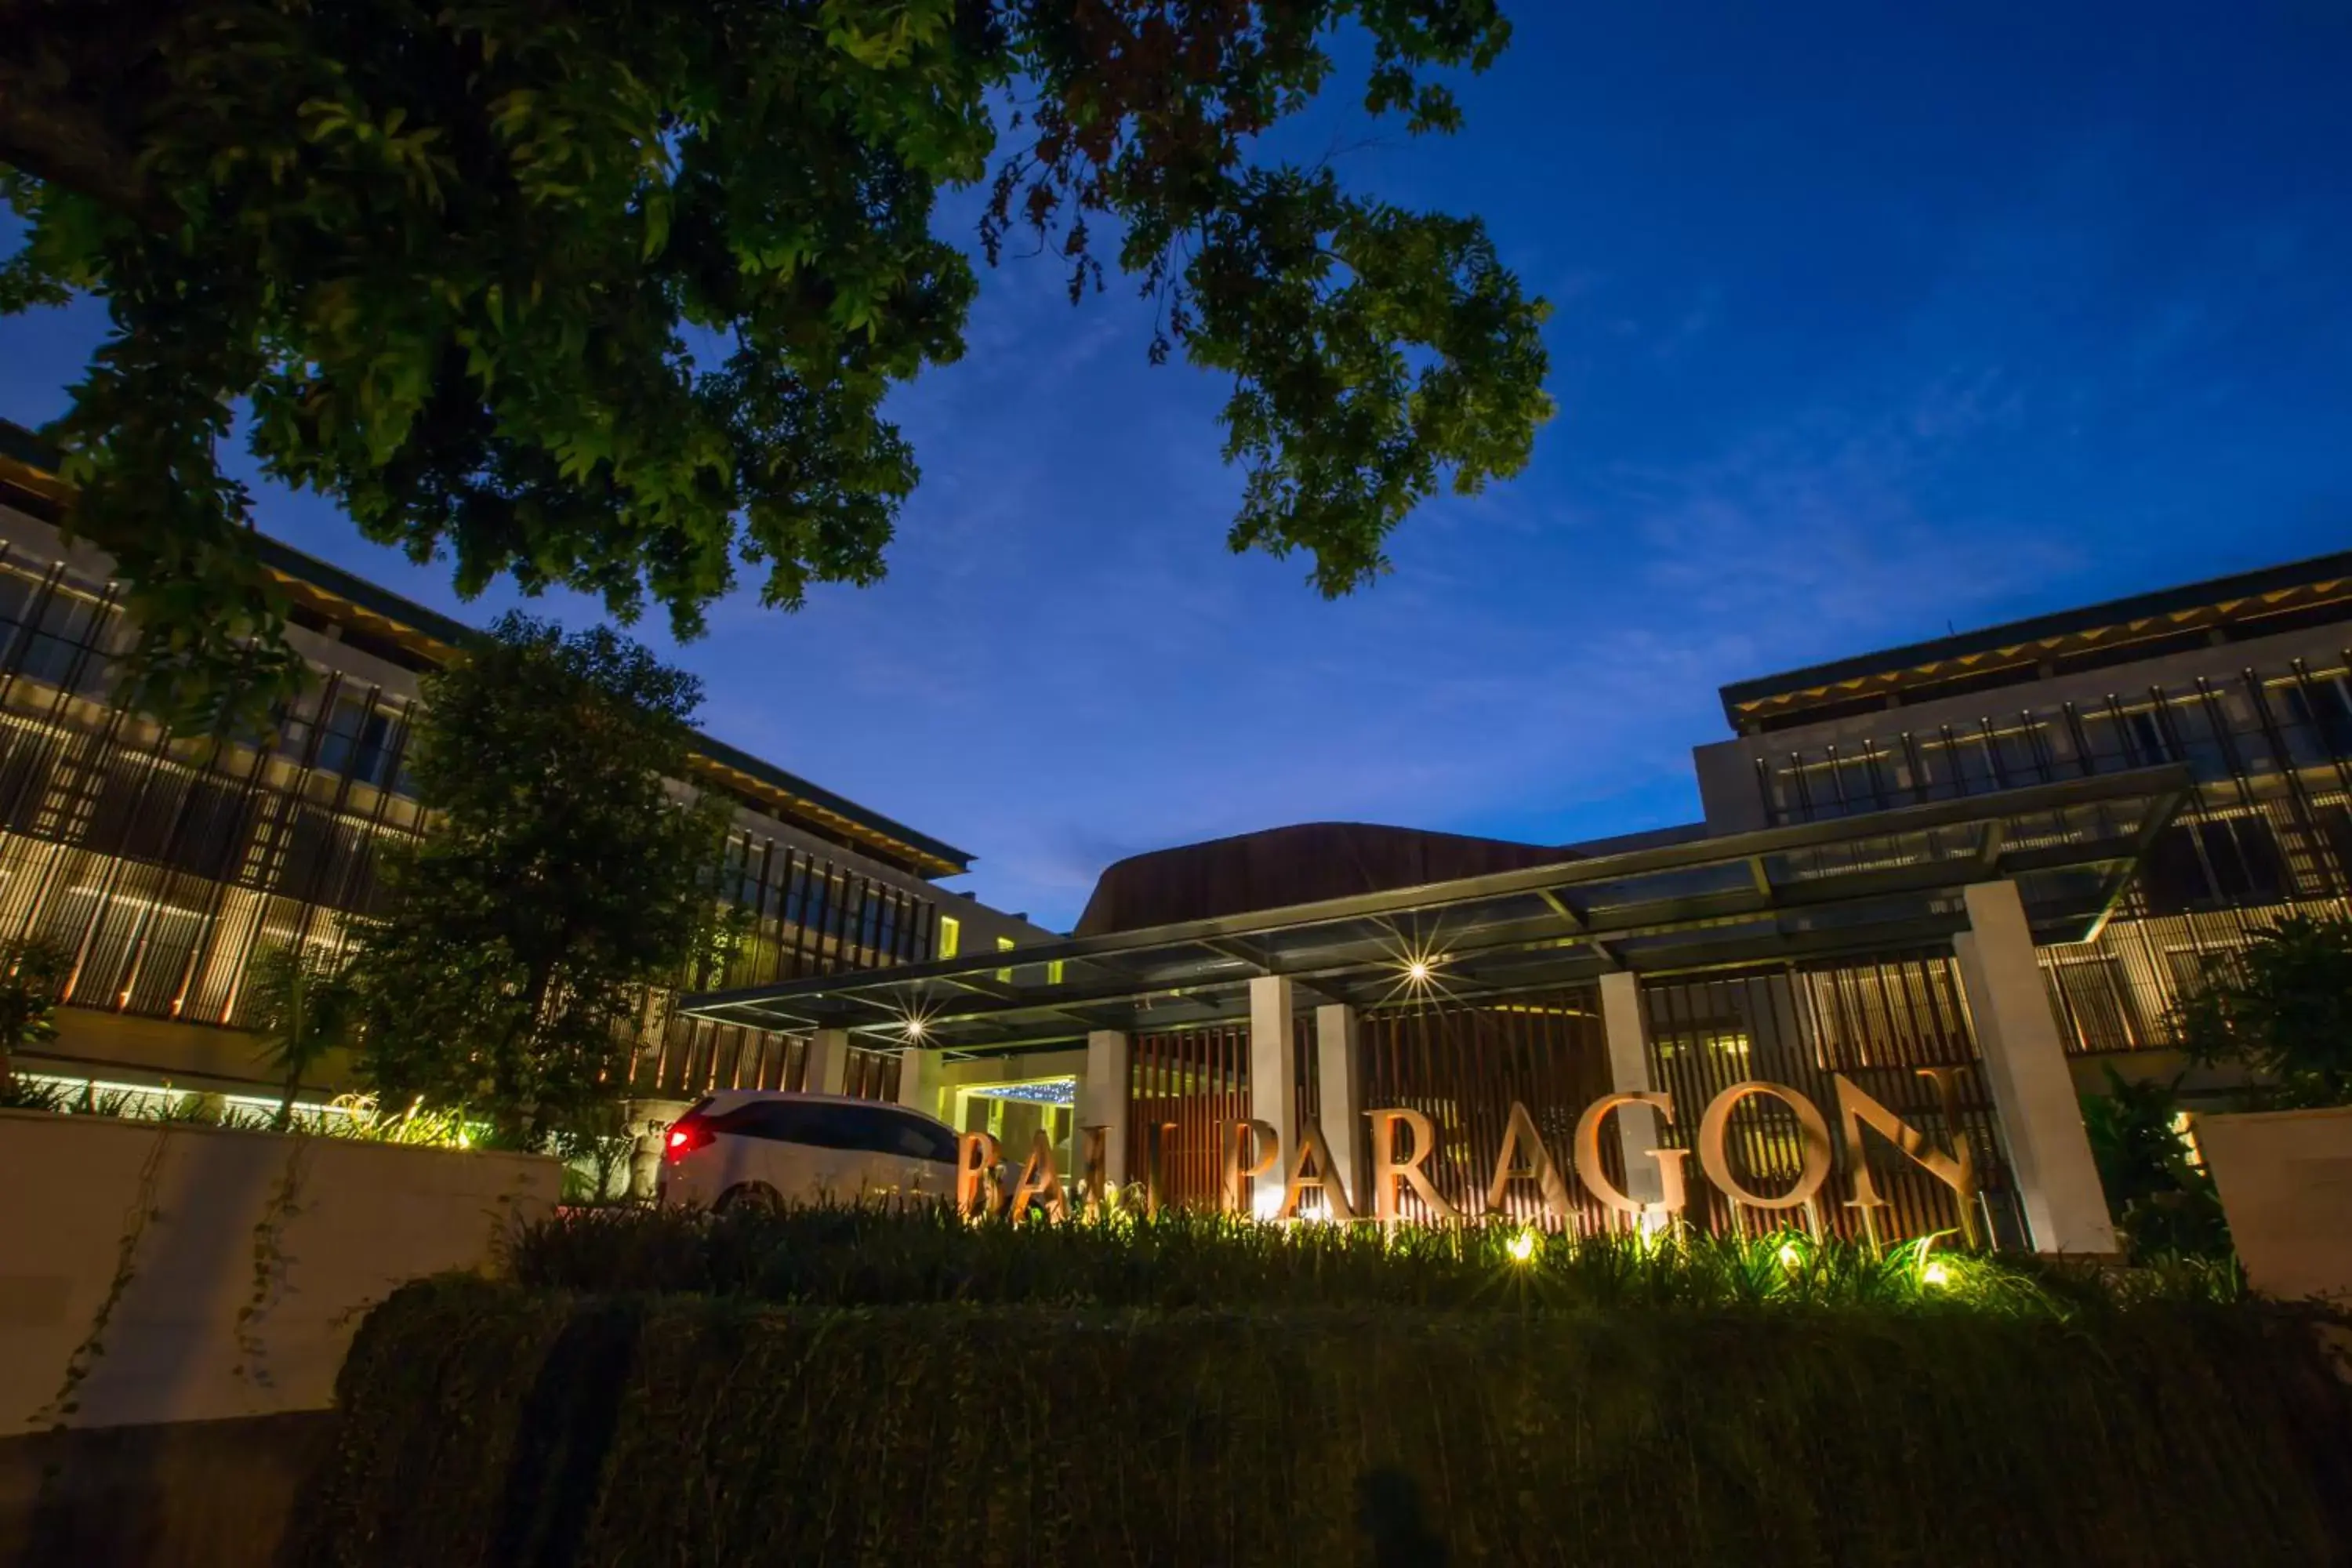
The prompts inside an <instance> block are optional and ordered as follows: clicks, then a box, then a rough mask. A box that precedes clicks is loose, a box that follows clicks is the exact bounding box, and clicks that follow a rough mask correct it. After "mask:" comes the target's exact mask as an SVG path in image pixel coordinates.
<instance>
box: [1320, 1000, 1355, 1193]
mask: <svg viewBox="0 0 2352 1568" xmlns="http://www.w3.org/2000/svg"><path fill="white" fill-rule="evenodd" d="M1361 1064H1362V1058H1361V1057H1360V1056H1359V1054H1358V1053H1357V1050H1356V1010H1355V1009H1354V1008H1353V1007H1350V1006H1348V1005H1346V1004H1345V1003H1331V1004H1328V1005H1324V1006H1321V1007H1318V1008H1316V1009H1315V1097H1316V1107H1317V1110H1318V1111H1319V1112H1320V1114H1319V1115H1318V1117H1317V1118H1316V1121H1318V1123H1320V1124H1321V1126H1322V1128H1323V1142H1326V1143H1328V1144H1329V1145H1330V1146H1331V1165H1332V1170H1333V1173H1335V1174H1337V1175H1338V1176H1339V1184H1340V1186H1342V1187H1344V1188H1346V1189H1347V1193H1348V1202H1349V1204H1351V1205H1363V1204H1364V1202H1365V1200H1366V1196H1367V1194H1365V1192H1364V1190H1363V1189H1362V1188H1361V1187H1360V1186H1358V1185H1357V1180H1358V1178H1359V1177H1360V1175H1361V1174H1362V1173H1363V1169H1364V1164H1363V1161H1362V1160H1361V1159H1360V1158H1359V1157H1358V1155H1357V1150H1358V1149H1359V1148H1360V1146H1361V1145H1362V1143H1363V1141H1364V1085H1363V1078H1362V1065H1361Z"/></svg>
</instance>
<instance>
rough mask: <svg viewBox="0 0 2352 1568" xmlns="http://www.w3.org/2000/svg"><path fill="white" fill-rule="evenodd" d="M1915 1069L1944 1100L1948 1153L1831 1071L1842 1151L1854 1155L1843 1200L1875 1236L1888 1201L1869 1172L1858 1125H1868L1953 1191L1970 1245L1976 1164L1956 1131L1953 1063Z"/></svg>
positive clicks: (1974, 1233)
mask: <svg viewBox="0 0 2352 1568" xmlns="http://www.w3.org/2000/svg"><path fill="white" fill-rule="evenodd" d="M1917 1071H1918V1074H1919V1076H1920V1077H1921V1078H1924V1079H1929V1080H1930V1081H1932V1082H1933V1083H1934V1084H1935V1086H1936V1093H1937V1098H1938V1100H1941V1102H1942V1104H1943V1109H1944V1129H1945V1133H1946V1135H1947V1136H1948V1138H1949V1139H1950V1140H1951V1145H1952V1151H1953V1152H1951V1153H1949V1154H1947V1153H1945V1152H1943V1151H1942V1150H1940V1149H1937V1147H1936V1146H1935V1145H1934V1144H1933V1143H1930V1142H1928V1141H1927V1134H1926V1133H1924V1132H1922V1131H1919V1130H1918V1129H1917V1128H1916V1127H1914V1126H1912V1125H1911V1124H1910V1123H1909V1122H1907V1121H1904V1120H1903V1119H1902V1118H1901V1117H1899V1116H1897V1115H1895V1112H1893V1111H1892V1110H1888V1109H1887V1108H1886V1107H1885V1106H1884V1105H1881V1104H1880V1103H1879V1102H1878V1101H1877V1100H1873V1099H1872V1098H1871V1097H1870V1096H1869V1095H1868V1094H1866V1093H1864V1091H1863V1089H1861V1087H1860V1086H1858V1085H1857V1084H1855V1083H1854V1081H1853V1079H1850V1078H1848V1077H1846V1076H1845V1074H1843V1073H1832V1074H1831V1075H1830V1079H1831V1081H1832V1083H1834V1084H1835V1085H1836V1086H1837V1106H1838V1129H1839V1131H1841V1132H1843V1134H1844V1135H1845V1146H1846V1152H1847V1153H1848V1155H1849V1156H1850V1157H1851V1158H1852V1159H1853V1199H1852V1201H1850V1202H1849V1203H1847V1205H1845V1206H1846V1207H1848V1208H1850V1209H1856V1210H1859V1211H1860V1212H1861V1215H1862V1223H1863V1226H1864V1228H1865V1229H1867V1230H1868V1231H1869V1233H1870V1235H1871V1237H1872V1238H1873V1239H1874V1240H1875V1239H1876V1238H1877V1236H1878V1220H1877V1213H1876V1211H1877V1210H1879V1209H1883V1208H1885V1207H1887V1206H1889V1205H1887V1202H1886V1200H1885V1199H1884V1198H1882V1197H1880V1196H1879V1195H1878V1184H1877V1183H1876V1181H1874V1179H1873V1178H1872V1176H1871V1173H1870V1154H1869V1152H1868V1151H1867V1150H1866V1149H1864V1147H1863V1142H1862V1130H1863V1129H1864V1127H1867V1128H1870V1129H1871V1130H1872V1131H1875V1132H1876V1133H1878V1134H1879V1135H1880V1136H1881V1137H1883V1138H1885V1140H1886V1141H1887V1142H1890V1143H1892V1144H1894V1145H1895V1148H1897V1149H1899V1150H1901V1151H1902V1152H1903V1153H1904V1155H1905V1156H1906V1158H1908V1159H1909V1160H1911V1161H1912V1162H1914V1163H1916V1164H1917V1165H1918V1166H1919V1167H1920V1168H1921V1169H1923V1170H1925V1171H1926V1172H1927V1173H1928V1174H1929V1175H1931V1176H1933V1177H1935V1178H1936V1179H1937V1181H1939V1182H1941V1183H1943V1184H1945V1185H1946V1186H1948V1187H1949V1188H1951V1189H1952V1191H1953V1192H1954V1193H1955V1194H1958V1198H1959V1209H1960V1234H1961V1235H1963V1236H1965V1237H1968V1240H1969V1246H1971V1247H1974V1246H1976V1245H1977V1243H1978V1237H1977V1208H1976V1200H1977V1167H1976V1161H1975V1159H1974V1157H1973V1156H1971V1155H1970V1153H1969V1141H1968V1139H1967V1138H1966V1137H1965V1136H1964V1135H1963V1134H1962V1133H1961V1131H1960V1123H1959V1113H1958V1110H1957V1109H1956V1097H1955V1095H1954V1093H1953V1088H1952V1077H1953V1069H1952V1068H1918V1069H1917Z"/></svg>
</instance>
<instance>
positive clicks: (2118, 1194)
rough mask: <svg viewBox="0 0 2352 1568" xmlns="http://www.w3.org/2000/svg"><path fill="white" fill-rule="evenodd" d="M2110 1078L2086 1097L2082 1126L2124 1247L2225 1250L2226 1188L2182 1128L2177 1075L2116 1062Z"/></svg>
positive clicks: (2138, 1254) (2148, 1251) (2148, 1256)
mask: <svg viewBox="0 0 2352 1568" xmlns="http://www.w3.org/2000/svg"><path fill="white" fill-rule="evenodd" d="M2106 1079H2107V1088H2106V1092H2105V1093H2104V1094H2086V1095H2084V1097H2083V1128H2084V1132H2085V1133H2086V1134H2087V1135H2088V1137H2089V1139H2090V1142H2091V1157H2092V1159H2093V1160H2095V1162H2097V1164H2098V1168H2099V1184H2100V1185H2101V1186H2102V1187H2104V1188H2105V1190H2106V1197H2107V1212H2108V1213H2109V1214H2110V1215H2112V1216H2113V1217H2114V1219H2115V1223H2116V1236H2117V1237H2120V1238H2121V1239H2122V1241H2123V1244H2124V1249H2125V1250H2126V1252H2127V1253H2129V1254H2130V1255H2131V1256H2132V1258H2135V1259H2137V1260H2138V1261H2140V1262H2148V1261H2152V1260H2154V1259H2156V1258H2161V1257H2165V1256H2168V1255H2170V1256H2180V1255H2186V1256H2190V1257H2218V1256H2226V1255H2227V1254H2228V1252H2229V1250H2230V1226H2229V1220H2228V1217H2227V1216H2226V1215H2223V1213H2222V1212H2221V1193H2220V1191H2219V1190H2218V1189H2217V1188H2216V1187H2215V1186H2214V1185H2213V1178H2212V1176H2211V1175H2210V1174H2209V1173H2207V1172H2206V1170H2205V1168H2204V1167H2203V1166H2202V1165H2200V1164H2199V1163H2196V1161H2194V1160H2193V1159H2191V1158H2190V1157H2189V1143H2188V1142H2187V1141H2186V1140H2185V1139H2184V1138H2183V1137H2182V1136H2181V1134H2180V1131H2179V1118H2180V1113H2181V1109H2182V1108H2181V1104H2180V1093H2179V1089H2180V1086H2179V1081H2178V1080H2177V1079H2175V1080H2172V1081H2167V1080H2165V1079H2126V1078H2125V1077H2124V1076H2123V1075H2122V1074H2121V1073H2119V1072H2117V1071H2116V1069H2115V1068H2112V1067H2110V1068H2107V1069H2106Z"/></svg>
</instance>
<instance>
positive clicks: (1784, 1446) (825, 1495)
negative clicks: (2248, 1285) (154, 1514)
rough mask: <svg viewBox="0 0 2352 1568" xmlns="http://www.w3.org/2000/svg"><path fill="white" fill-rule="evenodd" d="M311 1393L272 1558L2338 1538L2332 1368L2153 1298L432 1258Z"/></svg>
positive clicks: (2268, 1549) (1724, 1549) (2211, 1545)
mask: <svg viewBox="0 0 2352 1568" xmlns="http://www.w3.org/2000/svg"><path fill="white" fill-rule="evenodd" d="M339 1399H340V1402H341V1407H342V1412H343V1419H342V1421H341V1426H340V1436H339V1438H338V1446H337V1448H336V1450H335V1451H334V1452H333V1453H332V1454H331V1456H330V1457H329V1458H328V1460H327V1462H326V1463H325V1464H324V1465H323V1466H322V1468H321V1472H320V1479H319V1480H318V1482H317V1485H316V1487H315V1489H314V1491H313V1494H312V1495H311V1497H310V1499H309V1500H308V1504H307V1517H306V1519H305V1521H304V1523H303V1526H302V1528H301V1532H300V1534H299V1537H298V1540H297V1542H296V1550H295V1551H294V1552H293V1553H292V1561H294V1562H297V1563H303V1564H309V1565H312V1568H387V1565H394V1564H401V1565H404V1564H413V1563H450V1564H461V1563H541V1564H575V1565H578V1568H601V1565H605V1564H612V1565H620V1564H648V1563H658V1564H672V1565H678V1568H687V1565H701V1564H709V1565H713V1568H717V1565H720V1564H725V1565H729V1568H732V1565H735V1564H750V1563H778V1564H803V1563H806V1564H824V1565H826V1568H835V1565H841V1568H851V1565H857V1564H886V1563H887V1564H896V1563H959V1564H1004V1565H1007V1568H1010V1565H1013V1564H1029V1563H1037V1564H1061V1563H1084V1564H1170V1565H1175V1564H1185V1565H1193V1564H1219V1565H1223V1564H1234V1565H1240V1564H1257V1563H1265V1564H1281V1565H1283V1568H1319V1565H1322V1564H1330V1563H1358V1562H1366V1561H1378V1562H1382V1563H1433V1562H1438V1561H1444V1562H1448V1563H1454V1564H1465V1563H1561V1564H1568V1563H1582V1564H1601V1563H1608V1564H1615V1563H1706V1564H1715V1563H1738V1564H1764V1565H1776V1564H1830V1563H1837V1564H1892V1563H1906V1564H1910V1563H1916V1564H1922V1565H1926V1564H1935V1565H1937V1568H1952V1565H1969V1564H1993V1563H2001V1564H2015V1563H2087V1564H2109V1563H2112V1564H2144V1563H2328V1562H2339V1561H2343V1560H2344V1559H2345V1556H2346V1554H2347V1552H2352V1522H2347V1518H2346V1516H2345V1510H2346V1507H2347V1501H2346V1500H2347V1499H2352V1452H2347V1444H2346V1443H2345V1437H2346V1435H2347V1427H2346V1421H2347V1411H2346V1390H2345V1388H2344V1387H2343V1385H2341V1384H2339V1383H2337V1382H2336V1380H2335V1378H2334V1376H2333V1375H2332V1374H2331V1373H2330V1372H2329V1371H2328V1370H2327V1369H2326V1367H2325V1366H2324V1365H2323V1364H2322V1362H2321V1360H2320V1357H2319V1355H2318V1353H2317V1352H2316V1350H2315V1342H2314V1340H2313V1338H2312V1337H2311V1336H2310V1335H2309V1333H2308V1332H2307V1331H2306V1326H2305V1325H2304V1324H2303V1323H2300V1322H2298V1321H2294V1320H2291V1319H2286V1318H2283V1317H2280V1316H2277V1315H2274V1314H2272V1313H2269V1312H2266V1311H2263V1310H2256V1309H2253V1308H2250V1307H2245V1306H2221V1305H2217V1304H2214V1303H2210V1302H2198V1301H2193V1300H2154V1301H2140V1302H2128V1301H2126V1302H2116V1301H2113V1300H2110V1301H2108V1302H2107V1303H2105V1305H2099V1306H2095V1307H2085V1308H2084V1309H2083V1310H2076V1311H2074V1312H2072V1313H2057V1312H2043V1311H2032V1310H2024V1311H2021V1310H2001V1311H1986V1310H1957V1309H1954V1310H1901V1311H1885V1310H1878V1309H1875V1308H1871V1307H1866V1306H1853V1307H1848V1308H1843V1309H1832V1308H1826V1307H1822V1306H1818V1305H1809V1304H1804V1303H1793V1304H1782V1305H1779V1306H1771V1307H1766V1306H1761V1305H1753V1304H1751V1305H1748V1306H1727V1307H1719V1308H1715V1309H1711V1310H1692V1309H1690V1308H1686V1307H1682V1306H1675V1305H1666V1306H1661V1307H1658V1308H1655V1309H1652V1310H1609V1311H1601V1312H1590V1313H1577V1314H1561V1313H1553V1312H1546V1311H1528V1312H1493V1311H1431V1310H1421V1309H1416V1308H1407V1307H1396V1306H1383V1307H1380V1308H1364V1307H1356V1308H1337V1307H1291V1308H1285V1309H1280V1310H1265V1309H1243V1310H1209V1309H1201V1310H1180V1311H1150V1310H1106V1309H1103V1308H1098V1307H1052V1306H1025V1307H970V1306H941V1305H923V1306H908V1307H866V1308H851V1309H842V1308H818V1307H796V1308H778V1307H772V1306H765V1305H761V1304H758V1303H755V1302H751V1301H748V1300H714V1299H710V1298H697V1297H691V1296H633V1297H624V1298H593V1297H579V1296H572V1295H570V1294H567V1293H563V1292H558V1291H550V1290H538V1291H532V1290H524V1289H517V1288H515V1287H513V1286H511V1285H493V1284H488V1283H485V1282H482V1281H479V1280H473V1279H446V1280H440V1281H434V1282H427V1283H425V1284H422V1285H417V1286H412V1287H409V1288H407V1289H404V1290H402V1291H400V1292H398V1293H397V1294H395V1295H394V1297H393V1298H392V1299H391V1300H389V1301H388V1302H386V1303H385V1304H384V1305H383V1307H381V1308H379V1309H378V1310H376V1311H375V1312H374V1313H373V1314H372V1315H371V1316H370V1318H369V1319H368V1321H367V1322H366V1323H365V1325H364V1326H363V1327H362V1331H361V1332H360V1335H359V1338H358V1342H357V1343H356V1344H355V1345H354V1347H353V1349H352V1355H351V1358H350V1360H349V1362H348V1363H347V1364H346V1366H345V1368H344V1371H343V1375H342V1381H341V1387H340V1391H339ZM1441 1552H1442V1553H1443V1556H1442V1557H1441V1556H1440V1555H1439V1553H1441Z"/></svg>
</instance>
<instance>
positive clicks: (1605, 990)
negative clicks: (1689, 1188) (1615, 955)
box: [1553, 969, 1705, 1204]
mask: <svg viewBox="0 0 2352 1568" xmlns="http://www.w3.org/2000/svg"><path fill="white" fill-rule="evenodd" d="M1601 1032H1602V1033H1603V1034H1604V1035H1605V1036H1606V1037H1607V1038H1608V1041H1609V1087H1610V1089H1612V1090H1613V1091H1615V1092H1616V1093H1618V1094H1647V1093H1649V1092H1650V1090H1651V1089H1652V1088H1653V1087H1654V1085H1653V1084H1652V1083H1651V1081H1650V1030H1649V1026H1648V1024H1647V1023H1646V1022H1644V1021H1643V1016H1642V979H1641V976H1639V975H1637V974H1635V973H1633V971H1632V970H1630V969H1614V970H1611V971H1610V972H1609V973H1605V974H1603V975H1602V976H1601ZM1704 1109H1705V1107H1703V1106H1692V1107H1684V1106H1679V1105H1678V1106H1676V1107H1675V1111H1676V1112H1677V1113H1678V1114H1680V1115H1684V1116H1696V1115H1697V1114H1698V1113H1699V1111H1700V1110H1704ZM1613 1119H1614V1121H1616V1123H1617V1146H1618V1147H1619V1148H1620V1149H1622V1151H1624V1154H1625V1195H1626V1196H1627V1197H1629V1198H1632V1199H1633V1201H1634V1202H1636V1203H1643V1204H1655V1203H1663V1202H1664V1201H1665V1195H1666V1194H1665V1189H1664V1186H1663V1185H1661V1184H1660V1183H1659V1180H1658V1163H1657V1162H1656V1161H1655V1160H1653V1159H1651V1158H1650V1151H1651V1150H1653V1149H1655V1148H1657V1147H1658V1146H1659V1145H1658V1114H1657V1112H1656V1111H1654V1110H1651V1109H1650V1108H1649V1107H1648V1106H1646V1105H1621V1106H1619V1107H1618V1108H1617V1110H1616V1112H1615V1115H1614V1118H1613ZM1553 1158H1555V1159H1557V1158H1559V1155H1558V1154H1557V1153H1556V1152H1555V1154H1554V1155H1553Z"/></svg>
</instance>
